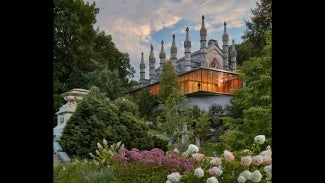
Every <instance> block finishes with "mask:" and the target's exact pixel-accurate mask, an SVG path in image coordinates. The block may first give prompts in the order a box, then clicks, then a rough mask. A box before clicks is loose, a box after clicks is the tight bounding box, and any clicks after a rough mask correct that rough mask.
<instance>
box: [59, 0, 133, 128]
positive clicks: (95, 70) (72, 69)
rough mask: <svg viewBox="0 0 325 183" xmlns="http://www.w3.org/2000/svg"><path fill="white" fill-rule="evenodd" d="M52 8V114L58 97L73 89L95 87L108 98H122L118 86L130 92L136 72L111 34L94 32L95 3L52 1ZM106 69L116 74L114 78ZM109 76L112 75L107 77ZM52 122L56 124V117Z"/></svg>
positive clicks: (96, 11)
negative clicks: (130, 79)
mask: <svg viewBox="0 0 325 183" xmlns="http://www.w3.org/2000/svg"><path fill="white" fill-rule="evenodd" d="M53 9H54V10H53V30H54V31H53V33H54V35H53V99H54V103H53V108H54V111H56V110H57V109H59V107H61V106H62V105H63V103H64V100H62V97H61V96H60V95H61V94H62V93H64V92H67V91H69V90H71V89H73V88H84V89H88V88H89V87H91V86H93V85H94V84H98V85H99V86H98V87H100V90H101V91H103V92H105V93H108V95H110V96H109V97H110V98H112V99H115V98H117V97H119V96H121V93H123V92H122V91H121V87H120V85H121V86H123V87H122V88H124V89H129V87H131V86H129V83H128V82H129V77H133V74H134V73H135V70H134V69H133V67H131V64H130V59H129V56H128V54H127V53H122V52H120V51H119V50H118V49H117V48H116V47H115V44H114V43H113V41H112V37H111V36H110V35H106V34H105V32H104V31H100V30H99V28H97V29H96V30H94V27H93V26H94V24H95V23H96V15H97V13H99V9H98V8H97V7H96V4H95V2H93V3H92V4H90V3H89V2H86V3H85V2H84V1H83V0H54V8H53ZM108 70H110V71H111V72H116V73H117V77H116V76H114V75H115V73H113V74H112V73H108ZM115 70H116V71H115ZM97 74H98V75H97ZM110 74H112V75H113V76H112V77H111V76H107V75H110ZM106 76H107V77H109V79H108V80H109V82H108V84H109V86H106V84H107V83H105V82H106V80H107V79H103V77H106ZM90 78H91V79H90ZM94 78H101V79H94ZM92 79H93V80H92ZM120 83H122V84H120ZM115 84H117V86H115ZM109 89H113V91H109ZM116 89H118V90H116ZM53 119H54V121H53V122H54V124H56V116H55V115H53ZM54 126H55V125H54Z"/></svg>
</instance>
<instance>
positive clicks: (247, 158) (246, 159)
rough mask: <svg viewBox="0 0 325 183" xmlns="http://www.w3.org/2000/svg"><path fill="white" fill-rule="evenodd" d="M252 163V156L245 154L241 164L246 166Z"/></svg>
mask: <svg viewBox="0 0 325 183" xmlns="http://www.w3.org/2000/svg"><path fill="white" fill-rule="evenodd" d="M251 163H252V157H251V156H244V157H241V159H240V164H241V165H244V166H249V165H250V164H251Z"/></svg>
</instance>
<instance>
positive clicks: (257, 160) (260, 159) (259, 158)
mask: <svg viewBox="0 0 325 183" xmlns="http://www.w3.org/2000/svg"><path fill="white" fill-rule="evenodd" d="M263 162H264V159H263V156H261V155H257V156H254V157H253V158H252V164H253V165H260V164H262V163H263Z"/></svg>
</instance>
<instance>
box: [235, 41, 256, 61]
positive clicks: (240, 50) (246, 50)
mask: <svg viewBox="0 0 325 183" xmlns="http://www.w3.org/2000/svg"><path fill="white" fill-rule="evenodd" d="M236 50H237V65H238V66H240V65H242V64H243V62H244V61H246V60H248V59H249V58H250V57H256V56H259V54H260V52H261V51H260V50H258V49H256V48H255V47H254V45H253V44H252V43H251V42H249V41H244V42H242V43H240V44H238V45H236ZM229 53H230V51H229Z"/></svg>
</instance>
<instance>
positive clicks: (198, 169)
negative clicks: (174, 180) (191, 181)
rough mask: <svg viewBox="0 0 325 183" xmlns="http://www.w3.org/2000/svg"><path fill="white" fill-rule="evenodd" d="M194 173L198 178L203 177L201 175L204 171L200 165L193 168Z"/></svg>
mask: <svg viewBox="0 0 325 183" xmlns="http://www.w3.org/2000/svg"><path fill="white" fill-rule="evenodd" d="M194 175H195V176H197V177H198V178H201V177H203V176H204V171H203V169H202V168H201V167H199V168H196V169H195V170H194Z"/></svg>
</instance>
